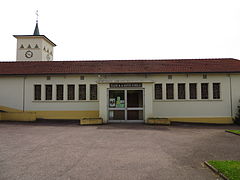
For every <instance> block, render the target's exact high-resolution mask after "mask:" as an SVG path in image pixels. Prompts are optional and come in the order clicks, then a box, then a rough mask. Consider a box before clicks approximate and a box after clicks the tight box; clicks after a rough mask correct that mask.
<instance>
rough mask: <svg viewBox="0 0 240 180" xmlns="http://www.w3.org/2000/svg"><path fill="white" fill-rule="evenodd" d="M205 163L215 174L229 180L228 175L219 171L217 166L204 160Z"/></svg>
mask: <svg viewBox="0 0 240 180" xmlns="http://www.w3.org/2000/svg"><path fill="white" fill-rule="evenodd" d="M204 164H205V165H206V166H207V167H209V168H210V169H211V170H212V171H213V172H214V173H215V174H217V175H219V176H220V177H222V178H223V179H224V180H229V179H228V178H227V177H226V176H224V175H223V174H222V173H221V172H219V171H218V170H217V169H216V168H215V167H213V166H212V165H210V164H209V163H208V162H207V161H204Z"/></svg>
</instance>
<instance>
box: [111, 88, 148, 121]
mask: <svg viewBox="0 0 240 180" xmlns="http://www.w3.org/2000/svg"><path fill="white" fill-rule="evenodd" d="M111 90H116V91H118V90H119V91H124V101H125V107H124V108H111V107H109V91H111ZM128 90H141V91H142V98H143V107H133V108H128V107H127V91H128ZM110 110H124V118H125V119H123V120H109V112H110ZM130 110H142V111H143V119H142V120H128V119H127V112H128V111H130ZM144 117H145V91H144V88H107V121H108V122H110V123H144V122H145V118H144Z"/></svg>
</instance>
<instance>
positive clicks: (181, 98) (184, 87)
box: [177, 83, 186, 100]
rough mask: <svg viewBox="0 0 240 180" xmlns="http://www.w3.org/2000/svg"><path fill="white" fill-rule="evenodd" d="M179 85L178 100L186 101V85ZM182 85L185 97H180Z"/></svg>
mask: <svg viewBox="0 0 240 180" xmlns="http://www.w3.org/2000/svg"><path fill="white" fill-rule="evenodd" d="M177 85H178V99H180V100H184V99H186V83H178V84H177ZM180 85H183V86H182V87H183V89H182V90H183V92H182V93H183V97H180V95H181V94H180V91H181V89H180V87H181V86H180Z"/></svg>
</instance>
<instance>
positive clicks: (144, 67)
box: [0, 58, 240, 75]
mask: <svg viewBox="0 0 240 180" xmlns="http://www.w3.org/2000/svg"><path fill="white" fill-rule="evenodd" d="M96 73H97V74H105V73H119V74H122V73H240V60H237V59H231V58H225V59H182V60H108V61H32V62H0V75H43V74H44V75H46V74H47V75H51V74H96Z"/></svg>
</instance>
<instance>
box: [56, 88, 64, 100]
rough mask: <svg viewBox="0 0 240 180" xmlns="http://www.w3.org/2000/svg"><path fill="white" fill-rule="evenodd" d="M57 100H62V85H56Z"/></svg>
mask: <svg viewBox="0 0 240 180" xmlns="http://www.w3.org/2000/svg"><path fill="white" fill-rule="evenodd" d="M57 100H63V85H57Z"/></svg>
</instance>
